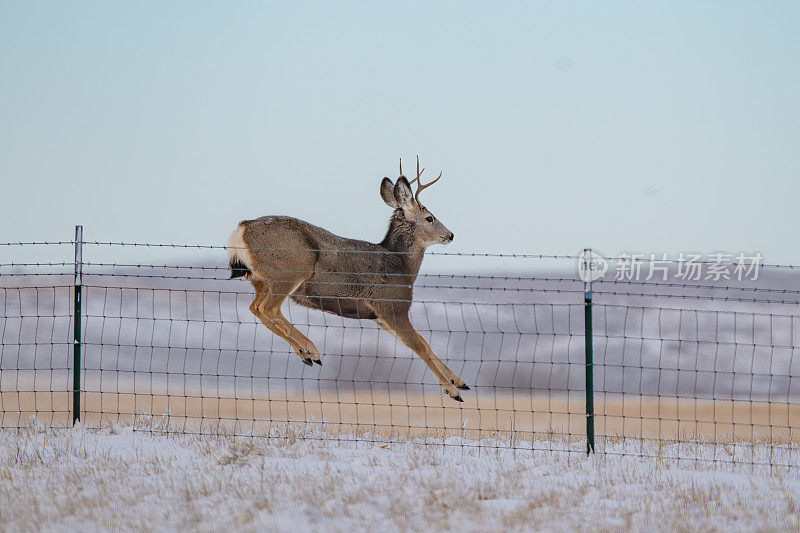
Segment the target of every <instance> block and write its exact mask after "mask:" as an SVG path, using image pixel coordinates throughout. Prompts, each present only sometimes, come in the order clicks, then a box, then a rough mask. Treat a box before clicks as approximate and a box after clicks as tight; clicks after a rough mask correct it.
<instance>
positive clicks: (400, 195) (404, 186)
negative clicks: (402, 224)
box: [394, 176, 414, 209]
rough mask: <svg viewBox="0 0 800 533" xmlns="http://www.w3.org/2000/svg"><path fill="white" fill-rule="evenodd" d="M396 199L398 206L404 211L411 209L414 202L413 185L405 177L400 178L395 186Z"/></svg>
mask: <svg viewBox="0 0 800 533" xmlns="http://www.w3.org/2000/svg"><path fill="white" fill-rule="evenodd" d="M394 199H395V200H397V205H398V206H399V207H402V208H403V209H406V208H408V207H411V204H412V203H413V202H414V195H413V193H412V192H411V185H409V184H408V180H407V179H406V177H405V176H400V177H399V178H398V179H397V183H395V185H394Z"/></svg>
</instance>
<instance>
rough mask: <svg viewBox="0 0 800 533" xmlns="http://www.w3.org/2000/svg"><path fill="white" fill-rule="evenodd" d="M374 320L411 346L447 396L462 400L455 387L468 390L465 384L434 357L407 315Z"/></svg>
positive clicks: (458, 400)
mask: <svg viewBox="0 0 800 533" xmlns="http://www.w3.org/2000/svg"><path fill="white" fill-rule="evenodd" d="M376 322H377V323H378V325H379V326H380V327H381V328H382V329H384V330H386V331H388V332H389V333H391V334H392V335H394V336H395V337H397V338H398V339H400V340H401V341H402V342H403V344H405V345H406V346H408V347H409V348H411V349H412V350H413V351H414V353H415V354H417V356H418V357H419V358H420V359H422V361H423V362H424V363H425V364H426V365H428V368H429V369H430V371H431V373H433V375H434V376H436V379H437V380H438V381H439V385H441V387H442V390H443V391H444V392H445V393H446V394H447V395H448V396H450V397H451V398H452V399H454V400H455V401H457V402H463V401H464V400H463V399H462V398H461V395H460V394H459V392H458V390H456V389H462V390H469V387H468V386H467V384H466V383H464V381H463V380H462V379H461V378H459V377H458V376H456V375H455V374H454V373H453V371H452V370H450V369H449V368H447V365H445V364H444V363H443V362H442V361H441V359H439V358H438V357H436V354H435V353H433V350H431V347H430V345H429V344H428V343H427V341H426V340H425V339H424V338H423V337H422V335H420V334H419V333H418V332H417V330H415V329H414V326H412V325H411V321H410V320H409V319H408V317H407V316H405V317H402V318H400V317H398V319H397V320H394V321H390V320H386V319H384V318H379V319H378V320H377V321H376Z"/></svg>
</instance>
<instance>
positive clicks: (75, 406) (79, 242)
mask: <svg viewBox="0 0 800 533" xmlns="http://www.w3.org/2000/svg"><path fill="white" fill-rule="evenodd" d="M82 284H83V226H75V313H74V314H73V320H74V322H73V327H72V330H73V338H72V425H75V423H76V422H80V420H81V303H82V301H81V299H82V296H83V295H82V292H83V291H82V287H81V285H82Z"/></svg>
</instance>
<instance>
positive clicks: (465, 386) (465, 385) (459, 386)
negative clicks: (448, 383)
mask: <svg viewBox="0 0 800 533" xmlns="http://www.w3.org/2000/svg"><path fill="white" fill-rule="evenodd" d="M456 388H457V389H461V390H469V385H467V384H466V383H464V384H463V385H458V386H457V387H456Z"/></svg>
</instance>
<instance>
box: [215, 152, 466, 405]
mask: <svg viewBox="0 0 800 533" xmlns="http://www.w3.org/2000/svg"><path fill="white" fill-rule="evenodd" d="M417 169H418V171H417V178H415V179H414V180H413V181H412V182H411V183H413V182H414V181H419V177H420V175H421V172H420V171H419V163H418V164H417ZM440 177H441V175H440ZM437 180H438V178H437ZM434 181H436V180H434ZM431 184H432V183H430V184H427V185H421V183H420V185H419V186H418V189H417V195H416V197H412V196H411V188H410V184H409V182H408V180H407V179H406V178H405V177H404V176H402V167H401V176H400V178H398V180H397V183H396V184H394V183H392V181H391V180H389V179H388V178H384V179H383V181H382V183H381V196H382V197H383V199H384V201H385V202H386V203H387V204H388V205H389V206H391V207H393V208H394V209H395V211H394V213H393V215H392V218H391V221H390V224H389V229H388V231H387V233H386V237H385V238H384V239H383V241H382V242H380V243H378V244H373V243H369V242H366V241H361V240H356V239H347V238H344V237H340V236H338V235H334V234H333V233H331V232H329V231H327V230H325V229H323V228H320V227H318V226H314V225H313V224H309V223H308V222H305V221H302V220H298V219H296V218H292V217H285V216H266V217H261V218H257V219H253V220H245V221H242V222H240V223H239V226H238V227H237V228H236V230H235V231H234V232H233V234H232V235H231V238H230V240H229V243H228V252H229V256H230V264H231V269H232V275H231V277H232V278H233V277H239V276H244V277H245V278H247V279H248V280H250V282H251V283H252V284H253V286H254V288H255V292H256V294H255V299H254V300H253V303H252V304H250V311H251V312H252V313H253V314H254V315H255V316H256V317H258V318H259V320H261V322H262V323H263V324H264V325H265V326H266V327H267V328H268V329H270V330H271V331H273V332H274V333H275V334H277V335H278V336H280V337H281V338H283V339H284V340H286V341H287V342H288V343H289V345H290V346H291V347H292V348H293V350H294V351H295V352H296V353H297V355H299V356H300V358H301V359H302V360H303V362H304V363H306V364H307V365H313V364H314V363H317V364H320V365H321V364H322V362H321V360H320V354H319V350H317V347H316V346H315V345H314V343H313V342H311V340H309V339H308V338H307V337H306V336H305V335H303V334H302V333H301V332H300V331H298V330H297V328H295V327H294V326H293V325H292V324H291V323H289V321H288V320H286V318H285V317H284V316H283V314H282V313H281V311H280V307H281V304H282V303H283V302H284V301H285V300H286V298H291V299H292V301H294V302H296V303H297V304H300V305H303V306H306V307H310V308H313V309H319V310H322V311H325V312H329V313H334V314H337V315H340V316H343V317H346V318H356V319H368V320H375V321H376V322H377V323H378V325H379V326H380V327H381V328H383V329H384V330H386V331H388V332H390V333H392V334H393V335H395V336H396V337H397V338H398V339H400V340H401V341H402V342H403V343H404V344H406V345H407V346H408V347H409V348H411V349H412V350H413V351H414V352H415V353H416V354H417V355H418V356H419V357H420V358H421V359H422V360H423V361H424V362H425V363H426V364H427V365H428V367H429V368H430V370H431V372H432V373H433V374H434V375H435V376H436V378H437V379H438V381H439V383H440V385H441V386H442V388H443V390H444V391H445V392H446V393H447V394H448V395H449V396H450V397H452V398H453V399H455V400H458V401H463V400H461V396H460V394H459V393H458V390H457V389H462V390H468V389H469V387H467V385H466V384H465V383H464V381H463V380H461V379H460V378H459V377H458V376H456V375H455V374H454V373H453V372H452V371H451V370H450V369H449V368H447V366H445V364H444V363H442V361H441V360H439V358H438V357H437V356H436V355H435V354H434V353H433V351H432V350H431V348H430V346H429V345H428V343H427V342H426V341H425V339H423V338H422V336H421V335H420V334H419V333H417V331H416V330H415V329H414V327H413V326H412V325H411V322H410V320H409V318H408V312H409V309H410V307H411V302H412V297H413V285H414V281H415V280H416V277H417V274H418V273H419V269H420V266H421V265H422V259H423V256H424V254H425V249H426V248H427V246H429V245H430V244H434V243H447V242H450V241H452V240H453V234H452V233H451V232H450V231H449V230H448V229H447V228H445V227H444V225H443V224H441V222H439V221H438V220H436V219H435V218H434V217H433V215H432V214H431V213H430V212H429V211H428V210H427V209H426V208H425V207H424V206H422V204H420V203H419V192H420V191H421V190H422V189H424V188H425V187H427V186H429V185H431Z"/></svg>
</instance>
